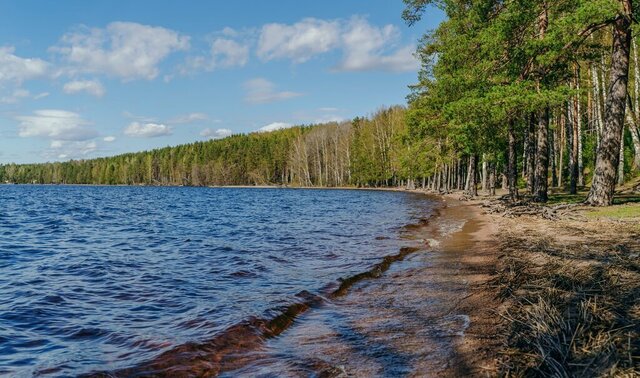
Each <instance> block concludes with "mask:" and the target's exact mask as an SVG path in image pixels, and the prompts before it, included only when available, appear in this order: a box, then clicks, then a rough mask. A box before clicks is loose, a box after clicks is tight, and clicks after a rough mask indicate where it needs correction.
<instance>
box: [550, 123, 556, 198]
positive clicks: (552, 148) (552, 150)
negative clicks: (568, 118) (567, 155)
mask: <svg viewBox="0 0 640 378" xmlns="http://www.w3.org/2000/svg"><path fill="white" fill-rule="evenodd" d="M549 151H550V154H549V155H550V156H549V159H550V160H551V186H552V187H554V188H555V187H557V186H558V173H557V171H556V169H557V166H556V151H557V149H556V137H555V135H554V133H553V132H551V133H549Z"/></svg>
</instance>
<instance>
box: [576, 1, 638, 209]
mask: <svg viewBox="0 0 640 378" xmlns="http://www.w3.org/2000/svg"><path fill="white" fill-rule="evenodd" d="M623 5H624V8H625V14H621V15H619V16H618V18H617V19H616V20H615V23H614V28H613V50H612V55H611V73H610V84H609V90H608V92H609V94H608V96H607V101H606V105H605V114H604V128H603V130H602V141H601V143H600V146H599V147H598V153H597V155H596V168H595V171H594V175H593V180H592V183H591V190H590V191H589V195H588V196H587V199H586V201H585V202H586V203H587V204H589V205H592V206H609V205H611V204H612V203H613V195H614V191H615V186H616V168H617V167H618V162H619V158H620V154H619V153H620V141H621V138H622V130H623V127H624V114H625V109H626V104H627V85H628V81H629V50H630V47H631V9H632V6H631V0H624V1H623Z"/></svg>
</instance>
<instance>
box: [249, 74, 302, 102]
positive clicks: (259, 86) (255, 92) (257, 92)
mask: <svg viewBox="0 0 640 378" xmlns="http://www.w3.org/2000/svg"><path fill="white" fill-rule="evenodd" d="M244 88H245V90H246V91H247V95H246V96H245V101H247V102H249V103H251V104H265V103H269V102H274V101H280V100H286V99H290V98H294V97H298V96H302V94H301V93H297V92H289V91H283V92H277V91H276V90H275V85H274V84H273V83H272V82H270V81H269V80H266V79H263V78H257V79H252V80H249V81H247V82H245V83H244Z"/></svg>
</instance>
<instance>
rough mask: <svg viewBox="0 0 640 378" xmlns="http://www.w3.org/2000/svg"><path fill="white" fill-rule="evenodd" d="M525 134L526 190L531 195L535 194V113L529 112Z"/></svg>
mask: <svg viewBox="0 0 640 378" xmlns="http://www.w3.org/2000/svg"><path fill="white" fill-rule="evenodd" d="M527 135H528V136H529V137H528V141H527V142H526V143H525V145H526V157H527V159H526V164H525V165H524V167H525V168H524V169H526V170H527V192H528V193H529V194H531V195H534V194H535V185H536V184H535V183H536V166H535V164H536V149H537V143H536V116H535V114H531V118H530V119H529V130H528V133H527Z"/></svg>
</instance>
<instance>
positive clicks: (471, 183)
mask: <svg viewBox="0 0 640 378" xmlns="http://www.w3.org/2000/svg"><path fill="white" fill-rule="evenodd" d="M477 160H478V157H477V155H476V154H471V155H470V156H469V171H468V172H467V187H466V194H467V195H470V196H473V197H476V196H477V195H478V181H477V172H476V166H477V165H478V162H477Z"/></svg>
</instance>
